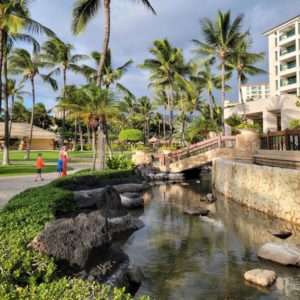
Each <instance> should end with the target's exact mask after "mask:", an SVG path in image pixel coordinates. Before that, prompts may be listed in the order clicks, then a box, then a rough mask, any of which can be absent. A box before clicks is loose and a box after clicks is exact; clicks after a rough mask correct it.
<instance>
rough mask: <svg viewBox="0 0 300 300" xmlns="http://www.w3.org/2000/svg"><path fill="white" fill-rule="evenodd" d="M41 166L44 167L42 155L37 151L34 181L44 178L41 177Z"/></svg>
mask: <svg viewBox="0 0 300 300" xmlns="http://www.w3.org/2000/svg"><path fill="white" fill-rule="evenodd" d="M43 167H44V161H43V155H42V154H41V153H39V154H38V157H37V160H36V172H37V175H36V177H35V181H38V179H40V180H41V181H42V180H44V178H42V170H43Z"/></svg>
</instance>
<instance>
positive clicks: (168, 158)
mask: <svg viewBox="0 0 300 300" xmlns="http://www.w3.org/2000/svg"><path fill="white" fill-rule="evenodd" d="M234 146H235V136H218V137H214V138H212V139H209V140H205V141H202V142H199V143H196V144H193V145H190V146H187V147H184V148H181V149H179V150H175V151H172V152H170V153H169V154H162V155H161V157H160V160H161V162H160V164H161V165H168V164H170V163H173V162H176V161H179V160H183V159H185V158H188V157H191V156H196V155H199V154H202V153H205V152H207V151H210V150H213V149H217V148H233V147H234Z"/></svg>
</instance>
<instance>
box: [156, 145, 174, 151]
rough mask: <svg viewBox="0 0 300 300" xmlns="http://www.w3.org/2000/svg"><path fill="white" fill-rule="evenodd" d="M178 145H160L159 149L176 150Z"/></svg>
mask: <svg viewBox="0 0 300 300" xmlns="http://www.w3.org/2000/svg"><path fill="white" fill-rule="evenodd" d="M177 149H178V147H177V146H162V147H159V150H161V151H162V150H170V151H175V150H177Z"/></svg>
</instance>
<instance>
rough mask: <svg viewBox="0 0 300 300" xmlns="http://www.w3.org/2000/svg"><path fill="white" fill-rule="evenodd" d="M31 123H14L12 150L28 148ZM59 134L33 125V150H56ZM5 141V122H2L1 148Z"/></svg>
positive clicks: (0, 123) (11, 137) (0, 128)
mask: <svg viewBox="0 0 300 300" xmlns="http://www.w3.org/2000/svg"><path fill="white" fill-rule="evenodd" d="M29 132H30V124H28V123H12V128H11V134H10V140H11V146H10V149H11V150H26V146H27V144H28V140H29ZM58 139H59V136H58V135H56V134H55V133H53V132H50V131H47V130H45V129H42V128H40V127H37V126H33V131H32V142H31V149H32V150H54V149H55V141H57V140H58ZM3 143H4V123H3V122H0V149H1V144H3Z"/></svg>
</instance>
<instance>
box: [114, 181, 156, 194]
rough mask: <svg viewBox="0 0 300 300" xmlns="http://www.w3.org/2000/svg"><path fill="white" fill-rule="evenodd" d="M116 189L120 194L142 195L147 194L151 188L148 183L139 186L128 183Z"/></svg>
mask: <svg viewBox="0 0 300 300" xmlns="http://www.w3.org/2000/svg"><path fill="white" fill-rule="evenodd" d="M114 188H115V189H116V190H117V191H118V192H119V193H140V192H145V191H147V190H148V189H150V188H151V186H150V185H149V184H148V183H143V184H138V183H127V184H119V185H115V186H114Z"/></svg>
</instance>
